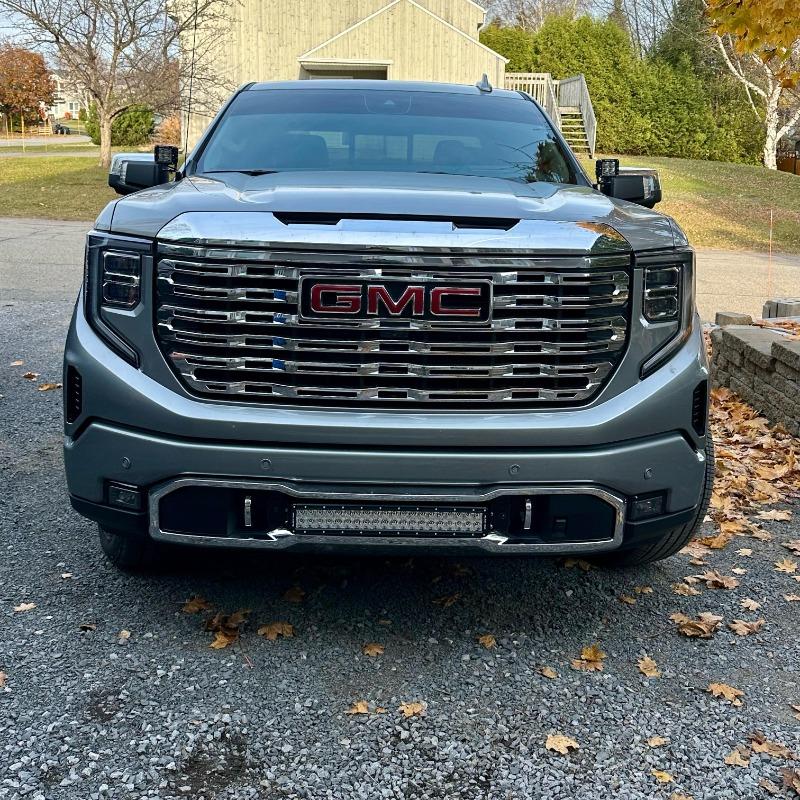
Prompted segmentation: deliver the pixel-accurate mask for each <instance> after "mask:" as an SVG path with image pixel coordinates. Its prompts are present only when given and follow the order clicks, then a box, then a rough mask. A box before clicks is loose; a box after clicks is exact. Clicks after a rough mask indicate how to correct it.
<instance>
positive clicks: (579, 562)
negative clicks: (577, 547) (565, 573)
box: [564, 558, 592, 572]
mask: <svg viewBox="0 0 800 800" xmlns="http://www.w3.org/2000/svg"><path fill="white" fill-rule="evenodd" d="M564 566H565V567H566V568H567V569H572V568H573V567H580V569H582V570H583V571H584V572H588V571H589V570H590V569H591V568H592V565H591V564H590V563H589V562H588V561H586V560H585V559H583V558H565V559H564Z"/></svg>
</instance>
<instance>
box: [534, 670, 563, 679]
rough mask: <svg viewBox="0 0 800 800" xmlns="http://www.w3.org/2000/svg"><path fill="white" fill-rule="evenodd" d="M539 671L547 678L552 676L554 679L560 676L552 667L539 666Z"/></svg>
mask: <svg viewBox="0 0 800 800" xmlns="http://www.w3.org/2000/svg"><path fill="white" fill-rule="evenodd" d="M537 671H538V673H539V674H540V675H543V676H544V677H545V678H550V680H554V679H555V678H557V677H558V673H557V672H556V671H555V670H554V669H553V668H552V667H539V669H538V670H537Z"/></svg>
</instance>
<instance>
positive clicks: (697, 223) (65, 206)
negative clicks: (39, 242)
mask: <svg viewBox="0 0 800 800" xmlns="http://www.w3.org/2000/svg"><path fill="white" fill-rule="evenodd" d="M622 163H623V164H625V165H627V166H650V167H655V168H656V169H658V170H659V172H660V174H661V181H662V187H663V191H664V201H663V202H662V203H661V204H660V205H659V206H658V207H657V208H658V210H659V211H663V212H664V213H666V214H670V215H672V216H673V217H675V219H676V220H677V221H678V222H679V224H680V225H681V226H682V227H683V228H684V230H685V231H686V233H687V235H688V236H689V239H690V240H691V242H692V243H693V244H695V245H697V246H700V247H720V248H725V249H737V250H738V249H744V250H761V251H763V250H766V249H767V247H768V246H769V227H770V210H772V219H773V231H772V246H773V249H774V250H776V251H783V252H788V253H800V176H796V175H790V174H788V173H785V172H771V171H769V170H766V169H763V168H761V167H754V166H747V165H744V164H723V163H720V162H716V161H690V160H685V159H679V158H633V157H623V158H622ZM587 169H588V170H589V172H590V174H594V167H593V164H588V162H587ZM114 197H116V195H115V194H114V193H113V192H112V191H111V189H109V188H108V185H107V176H106V173H105V171H104V170H102V169H101V168H100V167H98V166H97V165H96V163H95V162H94V160H93V159H91V158H85V157H75V156H73V157H70V156H69V155H68V154H66V153H65V154H58V155H54V156H52V157H41V158H0V216H31V217H47V218H51V219H79V220H92V219H94V218H95V217H96V216H97V214H98V212H99V211H100V209H102V208H103V206H104V205H105V204H106V203H107V202H108V201H109V200H112V199H113V198H114Z"/></svg>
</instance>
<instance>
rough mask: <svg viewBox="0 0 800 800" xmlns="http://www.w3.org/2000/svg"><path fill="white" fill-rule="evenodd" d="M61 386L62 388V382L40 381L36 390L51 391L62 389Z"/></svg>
mask: <svg viewBox="0 0 800 800" xmlns="http://www.w3.org/2000/svg"><path fill="white" fill-rule="evenodd" d="M60 388H61V384H60V383H40V384H39V385H38V386H37V387H36V391H37V392H51V391H53V389H60Z"/></svg>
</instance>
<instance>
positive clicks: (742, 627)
mask: <svg viewBox="0 0 800 800" xmlns="http://www.w3.org/2000/svg"><path fill="white" fill-rule="evenodd" d="M765 622H766V620H765V619H757V620H756V621H755V622H745V621H744V620H743V619H735V620H733V622H729V623H728V627H729V628H730V629H731V630H732V631H733V632H734V633H735V634H736V635H737V636H750V635H752V634H754V633H758V632H759V631H760V630H761V629H762V628H763V627H764V623H765Z"/></svg>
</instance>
